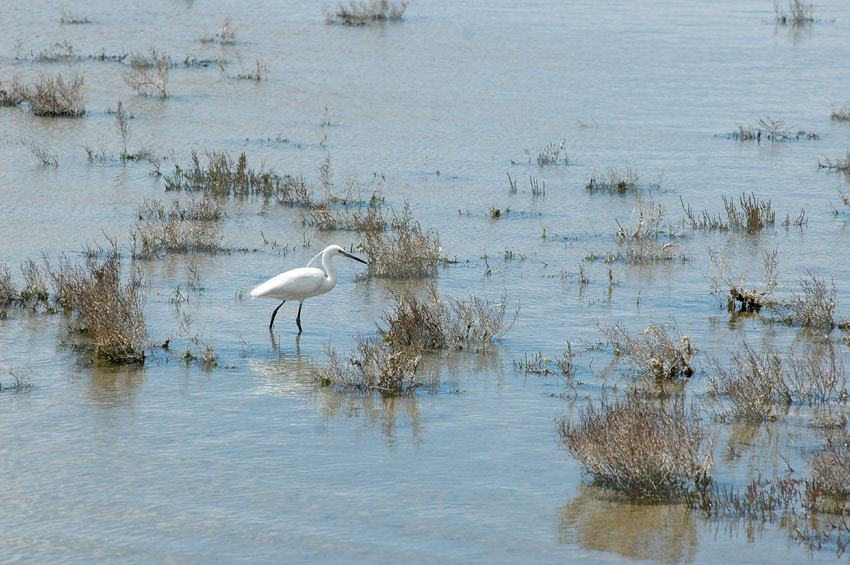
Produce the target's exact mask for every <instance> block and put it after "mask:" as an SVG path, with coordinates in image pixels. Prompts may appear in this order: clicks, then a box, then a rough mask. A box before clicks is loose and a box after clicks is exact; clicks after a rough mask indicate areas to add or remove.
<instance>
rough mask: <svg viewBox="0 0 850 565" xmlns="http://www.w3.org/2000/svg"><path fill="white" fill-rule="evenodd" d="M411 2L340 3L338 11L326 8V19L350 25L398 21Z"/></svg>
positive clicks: (380, 0)
mask: <svg viewBox="0 0 850 565" xmlns="http://www.w3.org/2000/svg"><path fill="white" fill-rule="evenodd" d="M409 3H410V2H392V1H390V0H370V1H369V2H365V1H360V2H357V1H353V0H352V2H350V3H349V4H347V5H346V4H339V5H338V6H337V8H336V11H330V10H325V19H326V20H327V22H328V23H329V24H334V23H339V24H343V25H348V26H362V25H366V24H369V23H373V22H398V21H401V20H402V19H403V18H404V11H405V10H406V9H407V6H408V4H409Z"/></svg>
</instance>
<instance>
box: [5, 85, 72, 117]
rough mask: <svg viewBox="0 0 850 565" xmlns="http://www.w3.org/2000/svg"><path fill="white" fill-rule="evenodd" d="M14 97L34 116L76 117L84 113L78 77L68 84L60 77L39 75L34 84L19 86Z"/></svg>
mask: <svg viewBox="0 0 850 565" xmlns="http://www.w3.org/2000/svg"><path fill="white" fill-rule="evenodd" d="M16 97H19V98H20V99H21V100H22V101H23V102H25V103H26V105H27V107H28V108H29V111H30V112H32V113H33V114H35V115H36V116H48V117H62V116H68V117H78V116H82V115H83V114H85V113H86V107H85V100H84V98H83V77H81V76H78V75H74V78H73V79H72V80H71V81H70V82H65V81H64V80H63V79H62V75H57V76H56V77H50V76H47V75H41V76H40V78H39V80H38V81H37V82H36V83H35V84H33V85H30V86H20V91H19V92H18V93H17V94H16V95H13V96H12V98H16Z"/></svg>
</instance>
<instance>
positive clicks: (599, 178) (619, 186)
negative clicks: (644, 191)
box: [585, 167, 640, 194]
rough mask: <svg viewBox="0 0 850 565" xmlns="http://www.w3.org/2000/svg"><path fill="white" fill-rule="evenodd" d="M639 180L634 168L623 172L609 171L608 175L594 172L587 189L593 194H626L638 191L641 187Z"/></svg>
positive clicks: (627, 168) (628, 168)
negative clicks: (600, 191) (604, 192)
mask: <svg viewBox="0 0 850 565" xmlns="http://www.w3.org/2000/svg"><path fill="white" fill-rule="evenodd" d="M639 180H640V179H639V177H638V174H637V171H635V170H634V169H633V168H632V167H626V168H625V169H624V170H623V171H618V170H616V169H608V171H607V172H606V173H599V172H594V173H593V174H592V175H591V176H590V179H588V181H587V184H586V185H585V187H586V188H587V189H588V190H589V191H591V192H595V191H598V190H604V191H607V192H616V193H618V194H625V193H626V192H630V191H634V190H637V189H638V188H639V186H640V185H639V184H638V181H639Z"/></svg>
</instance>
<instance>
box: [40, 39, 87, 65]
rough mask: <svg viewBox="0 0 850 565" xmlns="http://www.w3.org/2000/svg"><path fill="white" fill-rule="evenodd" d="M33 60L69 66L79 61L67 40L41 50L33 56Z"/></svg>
mask: <svg viewBox="0 0 850 565" xmlns="http://www.w3.org/2000/svg"><path fill="white" fill-rule="evenodd" d="M33 59H34V60H35V61H36V62H39V63H67V64H69V65H70V64H71V63H74V62H77V61H79V60H80V56H79V54H77V52H76V51H75V49H74V46H73V45H71V44H70V43H68V41H67V40H63V41H56V42H54V43H53V44H52V45H50V47H48V48H46V49H42V50H41V51H39V52H38V53H35V54H34V55H33Z"/></svg>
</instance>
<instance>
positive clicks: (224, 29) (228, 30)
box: [201, 17, 237, 45]
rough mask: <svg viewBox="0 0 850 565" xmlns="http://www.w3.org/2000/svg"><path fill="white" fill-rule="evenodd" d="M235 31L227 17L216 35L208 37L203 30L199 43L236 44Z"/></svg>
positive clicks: (235, 28)
mask: <svg viewBox="0 0 850 565" xmlns="http://www.w3.org/2000/svg"><path fill="white" fill-rule="evenodd" d="M236 30H237V27H236V26H235V25H233V20H232V19H231V18H229V17H228V18H224V22H223V23H222V24H221V30H220V31H219V32H218V33H216V34H215V36H210V35H209V34H208V33H207V30H206V29H205V30H204V35H203V36H202V37H201V43H219V44H221V45H233V44H234V43H236Z"/></svg>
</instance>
